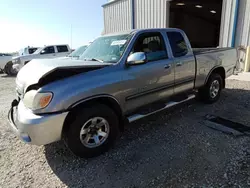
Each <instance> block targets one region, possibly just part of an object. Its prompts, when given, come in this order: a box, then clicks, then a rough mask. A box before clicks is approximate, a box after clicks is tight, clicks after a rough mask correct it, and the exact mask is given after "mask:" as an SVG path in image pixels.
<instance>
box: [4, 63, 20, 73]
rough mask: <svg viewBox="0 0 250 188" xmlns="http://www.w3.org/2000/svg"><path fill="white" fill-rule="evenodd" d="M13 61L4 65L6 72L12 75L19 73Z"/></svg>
mask: <svg viewBox="0 0 250 188" xmlns="http://www.w3.org/2000/svg"><path fill="white" fill-rule="evenodd" d="M12 66H13V63H12V62H11V61H9V62H8V63H7V64H6V65H5V67H4V72H5V73H6V74H8V75H10V76H15V75H17V72H16V71H15V70H14V69H13V67H12Z"/></svg>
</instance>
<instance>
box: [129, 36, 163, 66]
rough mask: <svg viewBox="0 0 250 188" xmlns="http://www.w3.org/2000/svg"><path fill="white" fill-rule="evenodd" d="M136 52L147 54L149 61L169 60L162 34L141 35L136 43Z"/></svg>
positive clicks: (134, 50)
mask: <svg viewBox="0 0 250 188" xmlns="http://www.w3.org/2000/svg"><path fill="white" fill-rule="evenodd" d="M134 52H145V53H146V56H147V59H148V61H156V60H160V59H165V58H167V52H166V48H165V43H164V40H163V37H162V35H161V34H160V33H145V34H142V35H140V36H139V37H138V39H137V40H136V42H135V45H134V49H133V53H134Z"/></svg>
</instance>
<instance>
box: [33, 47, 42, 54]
mask: <svg viewBox="0 0 250 188" xmlns="http://www.w3.org/2000/svg"><path fill="white" fill-rule="evenodd" d="M42 50H43V48H38V49H37V50H36V51H35V52H34V54H39V53H40V52H41V51H42Z"/></svg>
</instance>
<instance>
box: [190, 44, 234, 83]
mask: <svg viewBox="0 0 250 188" xmlns="http://www.w3.org/2000/svg"><path fill="white" fill-rule="evenodd" d="M193 53H194V56H195V59H196V62H197V67H196V69H197V74H196V82H195V87H196V88H199V87H201V86H202V85H203V84H204V83H205V80H206V78H207V75H209V72H210V71H211V70H212V68H213V67H223V69H224V70H225V78H227V77H228V76H231V75H232V74H233V71H234V68H235V66H236V62H237V50H236V49H235V48H194V49H193Z"/></svg>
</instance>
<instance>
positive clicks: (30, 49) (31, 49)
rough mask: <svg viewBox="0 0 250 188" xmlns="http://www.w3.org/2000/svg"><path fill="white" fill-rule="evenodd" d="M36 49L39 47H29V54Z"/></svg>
mask: <svg viewBox="0 0 250 188" xmlns="http://www.w3.org/2000/svg"><path fill="white" fill-rule="evenodd" d="M36 50H37V48H29V54H33V53H34V52H35V51H36Z"/></svg>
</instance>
